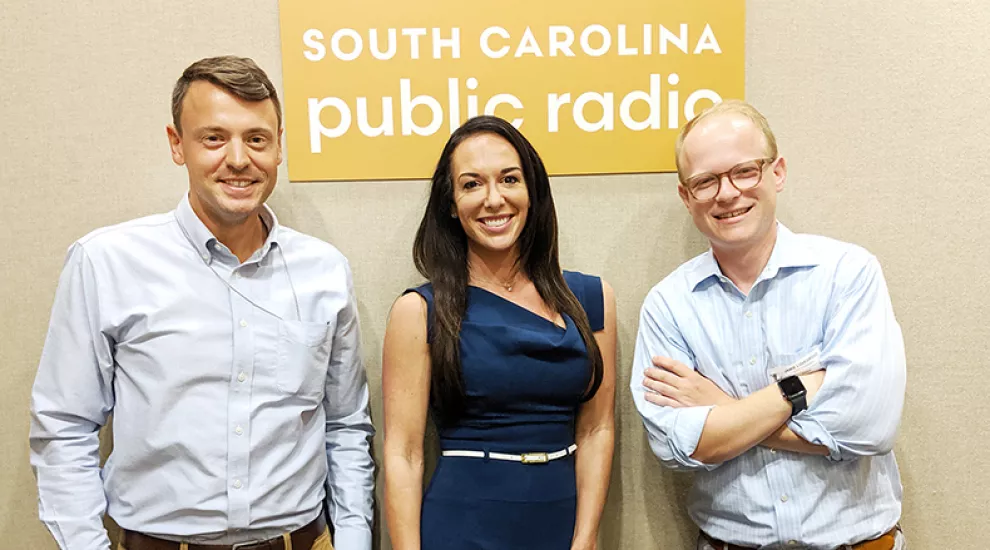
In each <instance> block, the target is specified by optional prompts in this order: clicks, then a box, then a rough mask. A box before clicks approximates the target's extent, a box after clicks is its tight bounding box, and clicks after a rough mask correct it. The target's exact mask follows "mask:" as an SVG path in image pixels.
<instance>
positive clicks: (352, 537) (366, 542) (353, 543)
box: [333, 526, 371, 550]
mask: <svg viewBox="0 0 990 550" xmlns="http://www.w3.org/2000/svg"><path fill="white" fill-rule="evenodd" d="M333 547H334V550H371V530H370V529H368V528H366V527H351V526H341V527H339V528H337V530H336V532H334V534H333Z"/></svg>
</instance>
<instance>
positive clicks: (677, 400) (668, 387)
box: [643, 357, 817, 407]
mask: <svg viewBox="0 0 990 550" xmlns="http://www.w3.org/2000/svg"><path fill="white" fill-rule="evenodd" d="M653 364H654V365H655V366H653V367H650V368H648V369H646V371H645V374H646V378H645V379H644V380H643V386H645V387H646V389H648V390H652V391H648V392H646V396H645V397H646V400H647V401H649V402H650V403H653V404H655V405H660V406H662V407H699V406H708V405H725V404H728V403H732V402H733V401H735V399H733V398H732V397H730V396H729V395H727V394H726V393H725V392H724V391H722V389H721V388H719V387H718V386H716V385H715V383H714V382H712V381H711V380H709V379H707V378H705V377H704V376H702V375H701V374H699V373H698V372H697V371H695V370H694V369H692V368H691V367H688V366H687V365H685V364H684V363H681V362H679V361H675V360H673V359H671V358H669V357H654V358H653ZM816 389H817V388H816Z"/></svg>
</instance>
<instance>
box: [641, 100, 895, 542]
mask: <svg viewBox="0 0 990 550" xmlns="http://www.w3.org/2000/svg"><path fill="white" fill-rule="evenodd" d="M676 155H677V168H678V176H679V178H680V181H681V184H680V185H679V186H678V192H679V194H680V197H681V200H682V201H683V202H684V205H685V206H686V207H687V209H688V211H689V212H690V213H691V217H692V218H693V219H694V223H695V225H696V226H697V227H698V230H700V231H701V232H702V233H703V234H704V235H705V236H706V237H707V238H708V240H709V243H710V244H711V249H710V250H709V251H707V252H705V253H704V254H702V255H700V256H698V257H696V258H694V259H693V260H691V261H689V262H687V263H685V264H683V265H681V266H680V267H679V268H678V269H677V270H676V271H674V272H673V273H672V274H670V275H669V276H668V277H667V278H665V279H664V280H663V281H661V282H660V283H659V284H657V285H656V286H655V287H654V288H653V289H652V290H651V291H650V293H649V295H648V296H647V297H646V301H645V303H644V304H643V308H642V312H641V317H640V325H639V334H638V338H637V341H636V351H635V357H634V362H633V375H632V379H631V384H630V385H631V389H632V394H633V398H634V401H635V403H636V406H637V408H638V409H639V412H640V414H641V415H642V417H643V423H644V424H645V426H646V430H647V434H648V437H649V441H650V446H651V447H652V449H653V452H654V453H655V454H656V455H657V456H658V457H659V458H660V461H661V462H662V463H663V464H664V465H665V466H667V467H670V468H673V469H677V470H693V471H695V472H696V476H695V480H694V487H693V489H692V491H691V494H690V496H689V501H688V513H689V515H690V516H691V518H692V519H693V520H694V522H695V523H696V524H697V525H698V527H699V529H700V531H701V533H700V536H699V539H698V546H697V547H698V549H699V550H714V549H717V550H728V549H737V548H778V547H780V548H814V549H835V548H842V549H848V548H856V549H864V550H890V549H902V548H905V541H904V536H903V534H902V533H901V532H900V529H899V527H898V520H899V519H900V514H901V483H900V475H899V473H898V470H897V463H896V461H895V460H894V453H893V451H892V448H893V444H894V438H895V436H896V432H897V427H898V424H899V423H900V417H901V409H902V407H903V403H904V386H905V359H904V344H903V340H902V337H901V331H900V327H899V326H898V324H897V321H896V320H895V319H894V312H893V309H892V307H891V303H890V298H889V296H888V294H887V285H886V283H885V281H884V278H883V275H882V273H881V270H880V265H879V263H878V262H877V260H876V258H875V257H874V256H872V255H871V254H870V253H868V252H867V251H866V250H864V249H862V248H860V247H858V246H855V245H851V244H847V243H843V242H839V241H835V240H832V239H829V238H826V237H819V236H814V235H801V234H795V233H792V232H790V231H789V230H788V229H787V228H786V227H784V226H783V225H782V224H781V223H779V222H778V221H777V219H776V215H775V207H776V202H777V193H779V192H780V191H782V190H783V188H784V183H785V181H786V176H787V164H786V163H785V161H784V159H783V157H780V156H779V155H778V153H777V144H776V139H775V138H774V135H773V133H772V132H771V130H770V127H769V125H768V124H767V121H766V119H765V118H764V117H763V115H761V114H760V113H759V112H758V111H757V110H756V109H754V108H753V107H752V106H750V105H748V104H746V103H744V102H741V101H726V102H723V103H720V104H718V105H716V106H714V107H712V108H711V109H709V110H707V111H705V112H703V113H702V114H701V115H699V116H698V117H696V118H695V119H693V120H692V121H691V122H689V123H688V124H687V125H685V126H684V128H683V129H682V130H681V133H680V136H678V140H677V147H676Z"/></svg>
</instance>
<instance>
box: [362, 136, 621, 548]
mask: <svg viewBox="0 0 990 550" xmlns="http://www.w3.org/2000/svg"><path fill="white" fill-rule="evenodd" d="M413 257H414V260H415V263H416V267H417V268H418V269H419V271H420V273H422V274H423V276H424V277H426V278H427V280H428V281H429V283H427V284H424V285H423V286H420V287H417V288H415V289H410V290H408V291H406V293H405V294H404V295H403V296H402V297H400V298H399V299H398V300H397V301H396V302H395V304H394V305H393V307H392V312H391V314H390V316H389V322H388V328H387V330H386V333H385V346H384V352H383V359H382V367H383V373H382V386H383V393H384V399H385V508H386V514H387V520H388V528H389V534H390V537H391V540H392V548H394V549H395V550H525V549H534V550H536V549H539V550H569V549H571V550H578V549H581V550H586V549H594V548H597V538H598V526H599V521H600V518H601V513H602V507H603V506H604V503H605V496H606V494H607V491H608V481H609V474H610V471H611V463H612V450H613V444H614V417H613V406H614V401H615V374H614V373H615V305H614V304H615V302H614V298H613V296H612V290H611V288H610V287H609V286H608V284H607V283H605V282H604V281H602V280H601V279H599V278H598V277H593V276H589V275H584V274H581V273H576V272H564V271H561V268H560V264H559V261H558V256H557V216H556V213H555V211H554V205H553V198H552V196H551V194H550V182H549V178H548V177H547V172H546V169H545V168H544V166H543V162H542V161H541V160H540V157H539V155H538V154H537V153H536V151H535V150H534V149H533V147H532V145H530V143H529V142H528V141H527V140H526V138H525V137H523V136H522V134H520V133H519V132H518V131H517V130H516V129H515V128H514V127H512V125H510V124H508V123H507V122H505V121H503V120H501V119H498V118H495V117H477V118H474V119H471V120H469V121H468V122H466V123H465V124H464V125H463V126H461V127H460V128H459V129H458V130H457V131H456V132H454V133H453V135H451V137H450V140H449V141H448V142H447V145H446V147H445V148H444V150H443V153H442V154H441V156H440V160H439V162H438V163H437V168H436V171H435V172H434V174H433V181H432V186H431V190H430V197H429V200H428V204H427V207H426V212H425V214H424V216H423V220H422V222H421V224H420V227H419V230H418V231H417V233H416V240H415V244H414V246H413ZM428 416H432V418H433V420H434V422H435V423H436V426H437V431H438V434H439V439H440V447H441V456H440V459H439V462H438V464H437V467H436V470H435V471H434V473H433V478H432V480H431V482H430V486H429V487H428V488H427V490H426V492H425V494H424V492H423V490H422V485H423V483H422V481H423V440H424V433H425V429H426V423H427V418H428Z"/></svg>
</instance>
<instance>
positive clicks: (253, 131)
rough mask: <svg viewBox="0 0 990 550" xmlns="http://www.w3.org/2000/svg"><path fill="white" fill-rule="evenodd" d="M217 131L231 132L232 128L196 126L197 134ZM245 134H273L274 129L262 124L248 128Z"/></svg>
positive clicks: (222, 132)
mask: <svg viewBox="0 0 990 550" xmlns="http://www.w3.org/2000/svg"><path fill="white" fill-rule="evenodd" d="M209 133H217V134H229V133H230V130H228V129H227V128H224V127H222V126H204V127H202V128H196V134H197V135H203V134H209ZM244 133H245V134H265V135H266V136H272V135H274V134H272V131H271V130H269V129H268V128H264V127H262V126H257V127H255V128H248V129H247V130H245V131H244Z"/></svg>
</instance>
